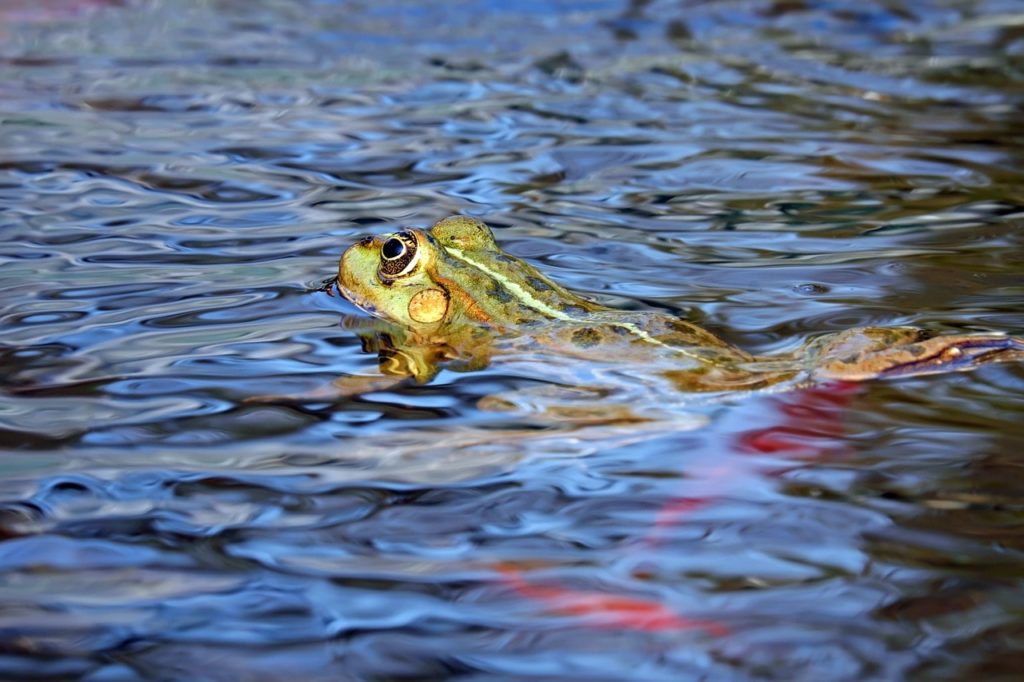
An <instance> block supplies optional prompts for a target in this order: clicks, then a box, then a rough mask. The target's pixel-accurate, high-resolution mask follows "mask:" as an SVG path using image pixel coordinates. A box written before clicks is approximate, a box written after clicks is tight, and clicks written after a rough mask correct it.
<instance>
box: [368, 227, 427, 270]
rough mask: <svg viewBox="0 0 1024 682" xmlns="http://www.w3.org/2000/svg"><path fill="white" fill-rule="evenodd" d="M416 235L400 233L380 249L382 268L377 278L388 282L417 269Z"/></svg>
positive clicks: (390, 238)
mask: <svg viewBox="0 0 1024 682" xmlns="http://www.w3.org/2000/svg"><path fill="white" fill-rule="evenodd" d="M416 255H417V248H416V235H414V234H412V233H411V232H399V233H398V234H396V235H394V236H393V237H389V238H388V239H387V240H385V242H384V243H383V244H381V247H380V267H379V268H378V270H377V276H378V277H380V279H381V280H382V281H385V282H388V281H390V280H393V279H395V278H397V277H401V276H403V275H407V274H409V273H410V272H412V269H413V268H414V267H416V261H417V258H416Z"/></svg>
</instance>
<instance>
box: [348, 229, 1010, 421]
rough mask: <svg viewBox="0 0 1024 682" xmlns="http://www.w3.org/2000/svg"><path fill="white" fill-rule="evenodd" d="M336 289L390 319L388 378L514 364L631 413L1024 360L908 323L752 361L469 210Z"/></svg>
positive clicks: (404, 243)
mask: <svg viewBox="0 0 1024 682" xmlns="http://www.w3.org/2000/svg"><path fill="white" fill-rule="evenodd" d="M337 283H338V288H339V290H340V291H341V293H342V294H343V295H344V296H345V297H346V298H347V299H348V300H350V301H351V302H352V303H354V304H355V305H356V306H358V307H359V308H361V309H363V310H364V311H366V312H367V313H369V314H370V315H372V316H374V317H376V318H378V319H379V320H382V321H383V322H382V325H381V326H380V327H379V328H378V329H377V330H376V332H375V334H374V335H373V338H371V339H369V340H368V341H367V347H368V348H369V349H372V350H376V351H377V352H378V354H379V358H380V369H381V371H382V373H383V374H385V375H390V376H399V377H402V376H405V377H412V378H413V379H414V380H415V381H418V382H426V381H429V380H430V379H431V378H433V377H434V376H435V374H436V373H437V371H438V370H439V369H440V368H441V367H447V368H450V369H454V370H461V371H466V370H472V369H479V368H483V367H485V366H487V365H488V364H491V363H494V362H503V363H505V364H506V366H507V367H509V368H511V370H512V371H513V372H514V373H519V374H521V375H523V376H532V377H533V378H534V379H537V378H540V379H542V380H544V382H545V384H546V385H547V386H549V387H550V386H551V385H557V386H561V387H563V388H564V389H565V390H567V391H569V392H570V397H571V395H572V394H573V392H575V394H577V395H578V394H580V393H586V394H590V395H591V396H592V397H599V398H600V397H607V396H609V395H610V394H612V393H615V394H617V395H618V399H617V400H618V402H619V403H620V404H623V405H625V404H635V403H636V400H637V399H638V398H643V399H644V402H646V403H647V404H651V403H652V402H657V403H661V402H663V401H664V400H671V399H673V396H676V397H678V396H679V395H690V396H692V395H693V394H703V395H706V394H710V393H723V392H735V391H754V390H762V389H770V388H774V389H783V388H794V387H797V386H801V385H806V384H810V383H815V382H824V381H832V380H839V381H864V380H868V379H877V378H887V377H896V376H907V375H918V374H929V373H935V372H948V371H957V370H966V369H971V368H973V367H976V366H978V365H981V364H984V363H989V362H997V361H1009V360H1019V359H1024V339H1020V338H1015V337H1011V336H1007V335H1004V334H994V333H986V334H961V335H947V336H933V335H930V334H928V333H927V332H924V331H922V330H919V329H915V328H909V327H894V328H877V327H866V328H856V329H850V330H847V331H843V332H839V333H832V334H826V335H822V336H818V337H817V338H815V339H813V340H811V341H810V342H808V343H806V344H805V345H804V346H803V347H802V348H801V349H800V350H798V351H796V352H793V353H789V354H786V355H778V356H770V357H764V356H755V355H752V354H750V353H747V352H746V351H744V350H742V349H740V348H737V347H735V346H733V345H730V344H728V343H726V342H725V341H723V340H721V339H719V338H718V337H717V336H715V335H714V334H712V333H710V332H708V331H707V330H705V329H702V328H700V327H699V326H697V325H694V324H691V323H690V322H687V321H685V320H682V319H679V318H677V317H675V316H672V315H669V314H666V313H661V312H638V311H625V310H618V309H614V308H609V307H606V306H603V305H599V304H597V303H595V302H593V301H590V300H588V299H586V298H584V297H582V296H579V295H577V294H575V293H573V292H571V291H569V290H568V289H566V288H565V287H563V286H561V285H559V284H558V283H557V282H554V281H553V280H551V279H550V278H548V277H547V276H545V275H544V274H543V273H541V272H540V271H538V270H537V269H536V268H534V267H533V266H531V265H529V264H528V263H526V262H524V261H522V260H520V259H518V258H515V257H513V256H511V255H509V254H508V253H506V252H504V251H502V249H501V248H500V247H499V246H498V244H497V242H496V241H495V238H494V234H493V233H492V232H491V230H490V229H489V228H488V227H487V225H485V224H484V223H483V222H481V221H479V220H476V219H474V218H470V217H465V216H454V217H450V218H445V219H444V220H441V221H439V222H438V223H436V224H435V225H434V226H433V227H431V228H430V229H429V230H420V229H414V228H409V229H405V230H401V231H399V232H395V233H392V234H384V235H380V236H373V237H365V238H363V239H362V240H360V241H359V242H357V243H356V244H354V245H353V246H351V247H350V248H349V249H347V250H346V251H345V253H344V254H343V255H342V257H341V260H340V263H339V268H338V278H337ZM627 387H628V389H627ZM541 390H543V389H541ZM637 391H641V392H643V393H642V395H638V394H637ZM492 402H493V401H492ZM513 402H515V401H513ZM563 402H564V401H563ZM546 405H547V406H550V402H548V403H546Z"/></svg>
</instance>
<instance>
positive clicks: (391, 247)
mask: <svg viewBox="0 0 1024 682" xmlns="http://www.w3.org/2000/svg"><path fill="white" fill-rule="evenodd" d="M403 255H405V242H403V241H402V240H401V239H399V238H398V237H392V238H391V239H389V240H387V241H386V242H384V246H382V247H380V256H381V258H383V259H384V260H397V259H398V258H401V257H402V256H403Z"/></svg>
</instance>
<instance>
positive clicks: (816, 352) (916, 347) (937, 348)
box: [808, 327, 1024, 381]
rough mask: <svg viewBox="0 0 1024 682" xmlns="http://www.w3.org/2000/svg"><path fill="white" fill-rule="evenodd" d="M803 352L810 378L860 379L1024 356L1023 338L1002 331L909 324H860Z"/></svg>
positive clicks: (962, 368) (957, 368)
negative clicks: (940, 330) (936, 331)
mask: <svg viewBox="0 0 1024 682" xmlns="http://www.w3.org/2000/svg"><path fill="white" fill-rule="evenodd" d="M808 352H809V355H808V359H809V361H810V370H811V374H812V375H813V376H814V378H815V379H817V380H819V381H828V380H838V381H865V380H868V379H879V378H889V377H902V376H915V375H921V374H939V373H943V372H962V371H966V370H970V369H974V368H975V367H978V366H981V365H984V364H988V363H992V362H1011V361H1015V360H1024V339H1021V338H1016V337H1013V336H1006V335H1003V334H953V335H948V336H929V335H928V334H927V332H923V331H921V330H919V329H913V328H910V327H892V328H881V327H865V328H859V329H850V330H848V331H845V332H840V333H838V334H832V335H829V336H825V337H822V338H820V339H818V340H817V341H816V342H815V343H814V344H812V346H811V347H810V348H809V349H808Z"/></svg>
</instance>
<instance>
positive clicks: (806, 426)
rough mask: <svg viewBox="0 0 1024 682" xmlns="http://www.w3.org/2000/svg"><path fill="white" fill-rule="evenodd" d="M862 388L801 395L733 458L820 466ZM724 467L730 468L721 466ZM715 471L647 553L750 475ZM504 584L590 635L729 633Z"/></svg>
mask: <svg viewBox="0 0 1024 682" xmlns="http://www.w3.org/2000/svg"><path fill="white" fill-rule="evenodd" d="M861 390H863V389H862V386H861V385H860V384H855V383H849V382H834V383H831V384H826V385H823V386H818V387H814V388H807V389H802V390H800V391H798V392H796V393H793V394H789V395H787V396H784V397H783V396H780V397H779V399H778V402H777V406H778V410H777V414H778V416H779V421H778V423H776V424H772V425H770V426H766V427H763V428H754V429H750V430H745V431H742V432H740V433H739V434H737V436H736V439H735V442H734V446H733V448H732V452H734V453H740V454H753V455H758V454H760V455H773V456H775V457H778V456H780V455H781V456H789V457H793V458H799V459H822V458H826V457H828V456H830V455H833V454H834V453H835V444H836V442H837V439H838V438H839V437H840V436H842V435H843V421H842V415H843V414H844V413H845V410H846V408H847V407H848V405H849V403H850V401H851V400H852V398H853V396H855V395H856V394H858V393H859V392H860V391H861ZM722 461H723V462H729V461H730V460H729V459H728V458H723V460H722ZM732 461H733V462H734V464H732V466H730V465H728V464H717V465H715V466H713V467H712V468H709V469H705V470H703V471H701V477H700V480H701V482H702V484H703V486H704V488H705V489H706V490H708V492H709V494H707V495H704V496H700V497H693V496H689V497H680V498H676V499H673V500H670V501H669V502H668V503H666V504H665V505H664V506H663V507H662V508H661V509H660V510H659V511H658V514H657V516H656V518H655V520H654V524H653V526H652V529H651V533H650V534H649V535H648V537H647V539H646V544H647V545H648V546H654V545H657V544H658V542H659V540H660V538H663V537H664V536H665V535H666V530H667V529H669V528H671V527H673V526H676V525H679V524H681V523H683V522H685V521H686V520H687V519H688V518H689V517H690V516H691V515H692V514H693V513H694V512H696V511H697V510H700V509H703V508H705V507H708V506H710V505H711V504H713V503H714V502H716V501H717V500H718V499H720V498H722V497H724V496H726V495H728V493H729V491H730V482H734V483H733V484H732V486H733V487H735V485H736V483H735V482H737V481H739V480H740V479H741V478H742V477H744V476H746V475H749V473H750V469H749V467H743V466H740V465H738V464H736V463H735V460H732ZM497 568H498V570H499V571H500V572H501V574H502V576H503V578H502V580H503V582H504V583H505V584H506V585H508V586H509V587H511V588H512V589H514V590H515V591H516V592H517V593H518V594H520V595H522V596H523V597H526V598H528V599H532V600H535V601H538V602H541V603H543V604H544V606H545V607H547V608H548V609H550V610H551V612H552V613H554V614H559V615H568V616H585V617H586V620H585V622H584V625H585V626H587V627H593V628H603V629H604V628H614V629H621V630H633V631H639V632H665V631H682V630H703V631H704V632H707V633H708V634H710V635H713V636H716V637H722V636H725V635H727V634H729V632H730V631H729V628H728V627H727V626H726V625H724V624H723V623H720V622H718V621H714V620H708V619H703V618H689V617H687V616H684V615H682V614H679V613H677V612H675V611H673V610H672V609H671V608H670V607H668V606H666V605H665V604H662V603H660V602H657V601H654V600H652V599H650V598H646V597H639V596H632V595H623V594H605V593H603V592H597V591H593V590H575V589H571V588H568V587H565V586H561V585H557V584H554V585H553V584H546V585H542V584H537V583H532V582H529V581H528V580H527V579H526V577H525V575H524V573H523V571H522V570H520V569H518V568H515V567H512V566H498V567H497Z"/></svg>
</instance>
